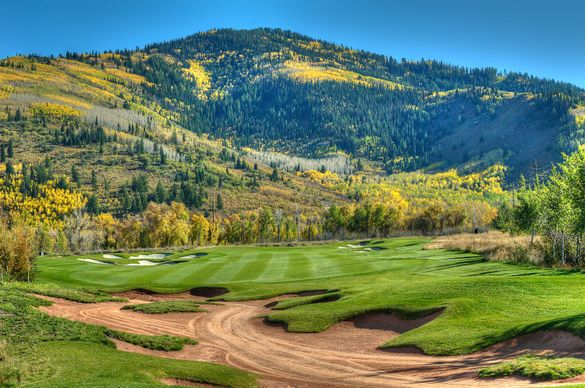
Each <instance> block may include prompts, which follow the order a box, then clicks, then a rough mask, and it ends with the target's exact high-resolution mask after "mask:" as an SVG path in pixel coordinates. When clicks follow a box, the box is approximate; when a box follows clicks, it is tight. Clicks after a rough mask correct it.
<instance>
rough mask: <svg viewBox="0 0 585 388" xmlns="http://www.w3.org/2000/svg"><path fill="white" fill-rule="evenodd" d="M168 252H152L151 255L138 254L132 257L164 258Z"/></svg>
mask: <svg viewBox="0 0 585 388" xmlns="http://www.w3.org/2000/svg"><path fill="white" fill-rule="evenodd" d="M167 256H168V254H166V253H151V254H150V255H138V256H130V259H154V260H156V259H164V258H165V257H167Z"/></svg>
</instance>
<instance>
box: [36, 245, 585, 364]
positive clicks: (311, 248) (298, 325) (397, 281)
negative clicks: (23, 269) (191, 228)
mask: <svg viewBox="0 0 585 388" xmlns="http://www.w3.org/2000/svg"><path fill="white" fill-rule="evenodd" d="M428 241H429V239H425V238H397V239H390V240H373V241H368V242H362V243H361V244H359V243H353V244H347V243H337V244H326V245H308V246H299V247H218V248H202V249H196V250H192V251H183V252H178V253H174V254H172V255H169V256H166V257H165V260H175V259H179V258H180V257H184V256H187V255H195V254H198V255H197V256H195V257H194V258H192V259H188V260H186V261H185V262H182V263H177V264H174V265H160V266H151V267H138V266H136V267H129V266H125V265H100V264H94V263H88V262H83V261H79V260H78V259H79V258H80V257H79V256H72V257H63V258H56V257H45V258H41V259H40V260H39V280H38V281H39V282H44V283H52V284H58V285H61V286H67V287H83V288H87V289H95V290H101V291H124V290H132V289H147V290H152V291H156V292H164V293H172V292H180V291H188V290H190V289H192V288H195V287H218V288H221V287H225V288H227V289H228V290H230V292H229V293H227V294H223V295H219V296H217V297H216V298H217V299H224V300H228V301H229V300H247V299H265V298H269V297H273V296H276V295H281V294H295V293H299V292H302V291H308V290H329V291H331V292H330V293H325V294H321V295H308V296H299V297H297V298H294V299H292V300H288V301H284V302H281V303H279V304H277V305H276V306H275V310H274V312H273V313H271V314H270V315H269V317H268V320H269V321H271V322H278V323H283V324H285V325H286V326H287V329H288V330H289V331H293V332H318V331H323V330H325V329H327V328H328V327H330V326H331V325H333V324H335V323H337V322H340V321H343V320H347V319H350V318H353V317H357V316H360V315H363V314H366V313H370V312H381V311H393V312H394V313H396V314H397V315H398V316H400V317H402V318H416V317H421V316H424V315H427V314H430V313H433V312H437V311H439V310H441V311H442V312H441V314H440V315H439V316H438V318H436V319H434V320H433V321H431V322H429V323H428V324H426V325H423V326H421V327H418V328H416V329H414V330H411V331H407V332H405V333H403V334H401V335H400V336H398V337H396V338H394V339H392V340H391V341H389V342H387V343H385V344H380V345H382V346H384V347H399V346H415V347H418V348H420V349H422V350H423V351H424V352H425V353H427V354H431V355H454V354H462V353H469V352H473V351H477V350H479V349H482V348H485V347H487V346H489V345H492V344H495V343H498V342H501V341H504V340H506V339H510V338H513V337H516V336H518V335H521V334H524V333H530V332H534V331H537V330H541V329H563V330H567V331H569V332H571V333H574V334H577V335H579V336H585V314H584V313H583V311H584V308H585V299H583V298H582V295H584V294H585V275H583V274H581V273H576V272H566V271H561V270H547V269H539V268H533V267H528V266H520V265H513V264H505V263H497V262H487V261H485V260H484V259H483V258H482V257H481V256H479V255H475V254H469V253H463V252H455V251H445V250H425V249H424V245H425V243H427V242H428ZM147 253H148V252H147ZM101 257H102V256H101V255H89V256H84V258H95V259H100V258H101ZM119 260H131V259H119Z"/></svg>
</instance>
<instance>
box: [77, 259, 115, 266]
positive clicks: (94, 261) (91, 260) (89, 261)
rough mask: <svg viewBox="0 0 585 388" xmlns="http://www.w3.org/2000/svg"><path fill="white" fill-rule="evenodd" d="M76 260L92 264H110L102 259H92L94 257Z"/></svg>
mask: <svg viewBox="0 0 585 388" xmlns="http://www.w3.org/2000/svg"><path fill="white" fill-rule="evenodd" d="M77 260H79V261H85V262H86V263H92V264H102V265H111V264H110V263H104V262H103V261H99V260H94V259H77Z"/></svg>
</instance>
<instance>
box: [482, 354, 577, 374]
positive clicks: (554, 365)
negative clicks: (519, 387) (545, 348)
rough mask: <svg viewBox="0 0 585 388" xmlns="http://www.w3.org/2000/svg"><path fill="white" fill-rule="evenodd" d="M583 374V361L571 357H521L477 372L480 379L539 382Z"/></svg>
mask: <svg viewBox="0 0 585 388" xmlns="http://www.w3.org/2000/svg"><path fill="white" fill-rule="evenodd" d="M583 373H585V360H582V359H579V358H572V357H559V358H556V357H537V356H533V355H527V356H521V357H518V358H516V359H514V360H512V361H509V362H503V363H500V364H497V365H494V366H491V367H489V368H484V369H482V370H481V371H480V372H479V376H480V377H502V376H512V375H516V376H523V377H529V378H534V379H539V380H558V379H568V378H571V377H575V376H578V375H581V374H583Z"/></svg>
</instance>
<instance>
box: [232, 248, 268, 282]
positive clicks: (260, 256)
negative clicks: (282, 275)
mask: <svg viewBox="0 0 585 388" xmlns="http://www.w3.org/2000/svg"><path fill="white" fill-rule="evenodd" d="M273 257H274V255H273V253H272V252H254V253H248V254H246V255H245V256H244V257H243V259H242V260H243V261H244V262H245V265H244V266H243V267H242V268H241V269H240V270H239V271H238V272H237V273H236V274H234V276H233V277H232V278H231V279H230V280H232V281H249V280H257V279H258V278H260V277H262V274H263V273H264V272H265V271H266V270H267V269H268V268H269V267H270V265H271V262H272V258H273Z"/></svg>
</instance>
